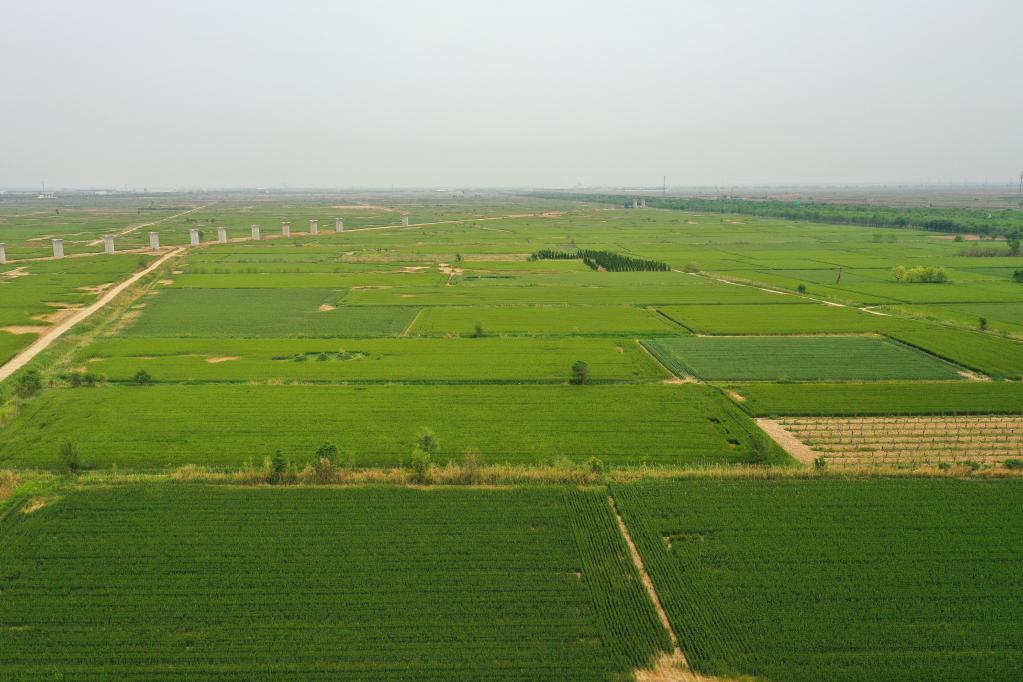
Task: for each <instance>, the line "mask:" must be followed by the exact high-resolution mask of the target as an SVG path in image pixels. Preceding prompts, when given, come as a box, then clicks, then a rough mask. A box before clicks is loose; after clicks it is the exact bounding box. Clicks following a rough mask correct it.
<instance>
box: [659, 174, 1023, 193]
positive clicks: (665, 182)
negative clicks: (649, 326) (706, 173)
mask: <svg viewBox="0 0 1023 682" xmlns="http://www.w3.org/2000/svg"><path fill="white" fill-rule="evenodd" d="M1020 178H1023V175H1020ZM667 193H668V176H667V175H662V176H661V194H667Z"/></svg>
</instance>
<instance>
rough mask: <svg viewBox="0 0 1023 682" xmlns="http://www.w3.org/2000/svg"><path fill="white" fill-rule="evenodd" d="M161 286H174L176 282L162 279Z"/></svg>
mask: <svg viewBox="0 0 1023 682" xmlns="http://www.w3.org/2000/svg"><path fill="white" fill-rule="evenodd" d="M160 284H162V285H164V286H167V285H168V284H174V280H172V279H161V280H160Z"/></svg>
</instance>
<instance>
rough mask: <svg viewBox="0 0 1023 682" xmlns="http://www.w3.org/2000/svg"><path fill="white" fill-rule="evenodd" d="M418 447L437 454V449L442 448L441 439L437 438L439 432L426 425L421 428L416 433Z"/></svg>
mask: <svg viewBox="0 0 1023 682" xmlns="http://www.w3.org/2000/svg"><path fill="white" fill-rule="evenodd" d="M416 449H417V450H422V451H423V452H425V453H426V454H428V455H436V454H437V450H438V449H440V441H439V440H437V434H435V433H434V432H433V430H432V429H428V428H426V427H423V428H421V429H419V433H418V434H416Z"/></svg>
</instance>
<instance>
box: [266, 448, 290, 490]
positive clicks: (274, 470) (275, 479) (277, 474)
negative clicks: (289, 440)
mask: <svg viewBox="0 0 1023 682" xmlns="http://www.w3.org/2000/svg"><path fill="white" fill-rule="evenodd" d="M287 471H288V460H286V459H284V453H283V452H281V451H280V450H277V451H276V452H274V456H273V457H271V458H270V482H271V483H280V482H282V481H283V480H284V474H285V473H286V472H287Z"/></svg>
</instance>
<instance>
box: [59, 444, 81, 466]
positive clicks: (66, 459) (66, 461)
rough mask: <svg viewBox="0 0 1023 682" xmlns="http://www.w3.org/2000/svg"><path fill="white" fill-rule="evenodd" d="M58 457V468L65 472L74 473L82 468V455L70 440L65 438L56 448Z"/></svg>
mask: <svg viewBox="0 0 1023 682" xmlns="http://www.w3.org/2000/svg"><path fill="white" fill-rule="evenodd" d="M57 455H58V456H59V457H60V468H61V469H63V470H64V473H67V474H76V473H78V471H79V469H81V468H82V456H81V453H80V452H79V451H78V446H77V445H76V444H75V443H74V441H71V440H65V441H64V442H63V443H61V444H60V448H59V449H58V450H57Z"/></svg>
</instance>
